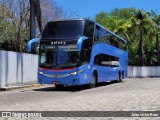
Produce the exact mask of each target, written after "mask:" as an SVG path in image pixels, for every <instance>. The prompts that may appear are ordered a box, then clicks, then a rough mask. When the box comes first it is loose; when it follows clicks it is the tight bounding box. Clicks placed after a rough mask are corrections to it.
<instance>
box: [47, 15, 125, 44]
mask: <svg viewBox="0 0 160 120" xmlns="http://www.w3.org/2000/svg"><path fill="white" fill-rule="evenodd" d="M72 20H84V21H86V20H88V21H90V22H93V23H94V24H96V25H98V26H100V27H101V28H103V29H105V30H107V31H108V32H109V33H111V34H113V35H114V36H116V37H118V38H119V39H121V40H122V41H124V42H125V43H127V41H126V40H125V39H123V38H122V37H120V36H119V35H117V34H115V33H114V32H112V31H110V30H108V29H106V28H105V27H103V26H102V25H100V24H99V23H97V22H95V21H93V20H90V19H83V18H74V19H55V20H51V21H48V22H58V21H72Z"/></svg>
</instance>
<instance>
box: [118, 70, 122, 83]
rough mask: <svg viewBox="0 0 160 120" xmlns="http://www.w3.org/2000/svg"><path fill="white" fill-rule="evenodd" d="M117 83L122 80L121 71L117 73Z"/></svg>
mask: <svg viewBox="0 0 160 120" xmlns="http://www.w3.org/2000/svg"><path fill="white" fill-rule="evenodd" d="M117 81H118V82H119V83H121V82H122V74H121V72H119V74H118V80H117Z"/></svg>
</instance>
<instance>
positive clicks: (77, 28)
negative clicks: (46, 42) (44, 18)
mask: <svg viewBox="0 0 160 120" xmlns="http://www.w3.org/2000/svg"><path fill="white" fill-rule="evenodd" d="M82 33H83V21H81V20H70V21H56V22H48V23H47V25H46V27H45V29H44V31H43V35H42V38H69V37H77V36H81V35H82Z"/></svg>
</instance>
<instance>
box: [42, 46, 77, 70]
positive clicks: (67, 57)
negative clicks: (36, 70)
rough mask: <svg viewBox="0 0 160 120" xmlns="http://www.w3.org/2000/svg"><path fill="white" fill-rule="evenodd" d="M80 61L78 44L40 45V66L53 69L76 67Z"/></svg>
mask: <svg viewBox="0 0 160 120" xmlns="http://www.w3.org/2000/svg"><path fill="white" fill-rule="evenodd" d="M78 63H79V51H77V49H76V45H63V46H58V45H55V46H53V45H46V44H42V45H41V46H40V61H39V66H40V67H44V68H51V69H63V68H64V69H65V68H73V67H76V66H77V65H78Z"/></svg>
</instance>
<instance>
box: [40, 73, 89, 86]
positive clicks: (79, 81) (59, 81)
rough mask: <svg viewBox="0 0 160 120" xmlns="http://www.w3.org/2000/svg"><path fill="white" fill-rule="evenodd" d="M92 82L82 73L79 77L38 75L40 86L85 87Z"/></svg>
mask: <svg viewBox="0 0 160 120" xmlns="http://www.w3.org/2000/svg"><path fill="white" fill-rule="evenodd" d="M90 81H91V77H90V76H89V75H87V74H82V73H81V74H77V75H64V74H61V75H56V74H38V83H39V84H54V85H83V84H88V83H90Z"/></svg>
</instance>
